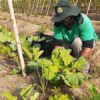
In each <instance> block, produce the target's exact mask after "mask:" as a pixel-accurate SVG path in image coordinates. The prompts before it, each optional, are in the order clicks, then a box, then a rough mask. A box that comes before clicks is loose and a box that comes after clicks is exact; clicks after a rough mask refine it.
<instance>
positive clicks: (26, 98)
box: [2, 84, 39, 100]
mask: <svg viewBox="0 0 100 100" xmlns="http://www.w3.org/2000/svg"><path fill="white" fill-rule="evenodd" d="M34 88H35V84H34V85H28V86H27V87H26V88H24V89H22V90H21V92H20V96H21V98H22V100H36V99H38V98H39V92H37V91H36V90H35V89H34ZM2 96H4V97H6V98H7V100H18V97H17V96H13V95H12V94H11V93H10V92H8V91H6V92H3V93H2Z"/></svg>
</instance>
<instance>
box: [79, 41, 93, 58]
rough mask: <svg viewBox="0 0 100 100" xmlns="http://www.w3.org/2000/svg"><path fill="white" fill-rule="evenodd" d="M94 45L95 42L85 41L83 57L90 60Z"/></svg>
mask: <svg viewBox="0 0 100 100" xmlns="http://www.w3.org/2000/svg"><path fill="white" fill-rule="evenodd" d="M93 43H94V40H93V39H92V40H87V41H83V51H82V54H81V55H82V56H83V57H85V58H89V56H90V54H91V52H92V48H93Z"/></svg>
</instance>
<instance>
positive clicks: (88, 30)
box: [79, 17, 95, 41]
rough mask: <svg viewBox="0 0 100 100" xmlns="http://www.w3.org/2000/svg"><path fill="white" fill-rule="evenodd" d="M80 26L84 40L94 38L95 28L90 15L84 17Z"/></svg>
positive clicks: (81, 36)
mask: <svg viewBox="0 0 100 100" xmlns="http://www.w3.org/2000/svg"><path fill="white" fill-rule="evenodd" d="M79 28H80V38H81V39H82V40H83V41H87V40H92V39H93V40H94V34H95V30H94V27H93V25H92V22H91V20H90V19H89V18H88V17H84V21H83V23H82V24H81V25H80V26H79Z"/></svg>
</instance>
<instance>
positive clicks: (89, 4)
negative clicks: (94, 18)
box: [86, 0, 92, 15]
mask: <svg viewBox="0 0 100 100" xmlns="http://www.w3.org/2000/svg"><path fill="white" fill-rule="evenodd" d="M91 1H92V0H90V2H89V5H88V9H87V12H86V15H88V12H89V9H90V6H91Z"/></svg>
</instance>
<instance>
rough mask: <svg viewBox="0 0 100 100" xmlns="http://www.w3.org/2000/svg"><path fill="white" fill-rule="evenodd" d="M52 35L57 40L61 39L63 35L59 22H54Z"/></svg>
mask: <svg viewBox="0 0 100 100" xmlns="http://www.w3.org/2000/svg"><path fill="white" fill-rule="evenodd" d="M53 37H54V38H55V39H58V40H63V37H62V27H61V24H60V23H55V24H54V36H53Z"/></svg>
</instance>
